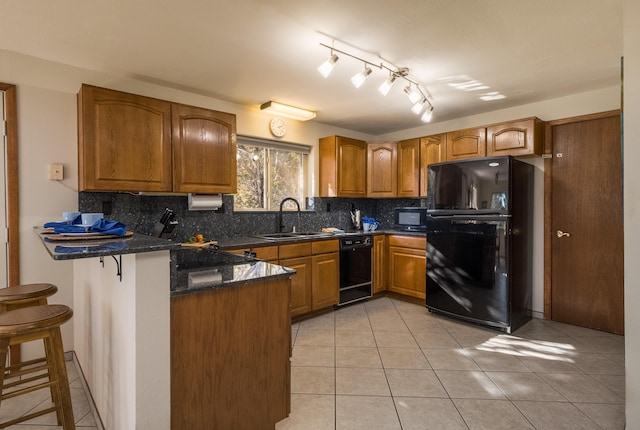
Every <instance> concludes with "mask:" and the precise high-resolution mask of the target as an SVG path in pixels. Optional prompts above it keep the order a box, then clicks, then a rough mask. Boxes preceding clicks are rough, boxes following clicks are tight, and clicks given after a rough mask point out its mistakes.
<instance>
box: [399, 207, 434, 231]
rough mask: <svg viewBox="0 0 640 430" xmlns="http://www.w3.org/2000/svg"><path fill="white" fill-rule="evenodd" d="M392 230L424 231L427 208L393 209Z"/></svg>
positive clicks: (425, 228)
mask: <svg viewBox="0 0 640 430" xmlns="http://www.w3.org/2000/svg"><path fill="white" fill-rule="evenodd" d="M393 228H394V229H396V230H402V231H426V230H427V208H422V207H407V208H395V209H394V210H393Z"/></svg>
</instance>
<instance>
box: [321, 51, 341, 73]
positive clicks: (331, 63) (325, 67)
mask: <svg viewBox="0 0 640 430" xmlns="http://www.w3.org/2000/svg"><path fill="white" fill-rule="evenodd" d="M337 62H338V56H337V55H336V54H334V53H333V51H331V57H329V58H328V59H327V61H325V62H324V63H322V64H320V67H318V72H320V74H321V75H322V76H324V77H325V78H326V77H327V76H329V75H330V74H331V71H332V70H333V68H334V67H335V65H336V63H337Z"/></svg>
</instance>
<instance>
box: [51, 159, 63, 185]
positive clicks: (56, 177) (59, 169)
mask: <svg viewBox="0 0 640 430" xmlns="http://www.w3.org/2000/svg"><path fill="white" fill-rule="evenodd" d="M49 179H51V180H53V181H62V180H63V179H64V167H63V166H62V164H60V163H53V164H51V165H50V166H49Z"/></svg>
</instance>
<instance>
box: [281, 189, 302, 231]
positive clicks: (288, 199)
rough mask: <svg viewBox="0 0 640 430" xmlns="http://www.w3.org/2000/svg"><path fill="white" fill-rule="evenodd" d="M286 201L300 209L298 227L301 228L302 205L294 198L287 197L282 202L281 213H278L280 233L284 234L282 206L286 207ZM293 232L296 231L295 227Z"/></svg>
mask: <svg viewBox="0 0 640 430" xmlns="http://www.w3.org/2000/svg"><path fill="white" fill-rule="evenodd" d="M286 201H292V202H294V203H295V204H296V206H297V207H298V227H300V203H298V201H297V200H296V199H294V198H293V197H285V198H284V199H282V201H281V202H280V212H279V213H278V233H280V232H282V229H284V224H282V206H284V203H285V202H286ZM293 231H296V228H295V227H293Z"/></svg>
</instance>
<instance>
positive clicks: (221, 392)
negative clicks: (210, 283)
mask: <svg viewBox="0 0 640 430" xmlns="http://www.w3.org/2000/svg"><path fill="white" fill-rule="evenodd" d="M290 348H291V316H290V314H289V279H286V278H282V279H275V280H270V281H261V282H253V283H248V284H245V285H240V286H237V287H230V288H221V289H214V290H209V291H205V292H202V293H194V294H186V295H181V296H176V297H172V298H171V428H172V429H192V430H204V429H256V430H272V429H274V427H275V423H276V422H278V421H280V420H282V419H284V418H285V417H287V416H288V415H289V413H290V386H291V376H290V375H291V363H290Z"/></svg>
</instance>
